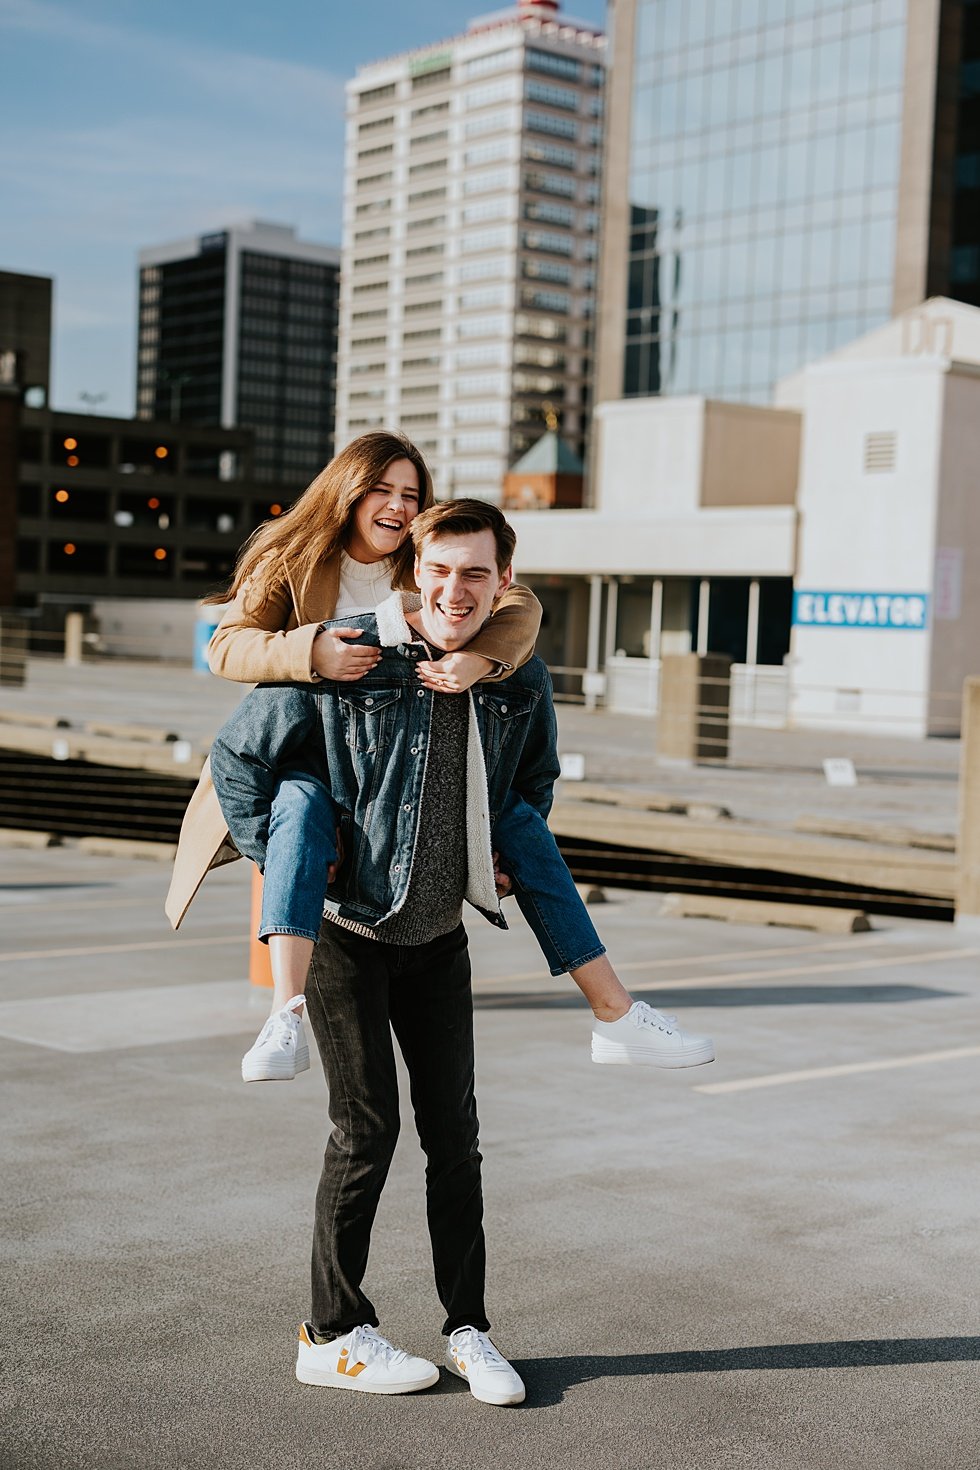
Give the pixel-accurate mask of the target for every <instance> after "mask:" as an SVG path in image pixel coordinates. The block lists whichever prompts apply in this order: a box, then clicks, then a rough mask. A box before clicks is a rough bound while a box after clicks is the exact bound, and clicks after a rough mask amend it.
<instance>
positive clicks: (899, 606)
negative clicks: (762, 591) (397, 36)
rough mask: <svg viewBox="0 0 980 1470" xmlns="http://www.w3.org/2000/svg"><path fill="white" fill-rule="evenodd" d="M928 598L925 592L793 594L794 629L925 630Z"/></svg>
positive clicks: (797, 592)
mask: <svg viewBox="0 0 980 1470" xmlns="http://www.w3.org/2000/svg"><path fill="white" fill-rule="evenodd" d="M928 617H929V597H928V594H927V593H925V592H804V591H799V590H798V591H794V593H793V625H794V627H797V628H896V629H903V630H905V631H908V630H909V629H912V630H917V631H919V632H922V631H924V629H925V628H926V627H927V626H928Z"/></svg>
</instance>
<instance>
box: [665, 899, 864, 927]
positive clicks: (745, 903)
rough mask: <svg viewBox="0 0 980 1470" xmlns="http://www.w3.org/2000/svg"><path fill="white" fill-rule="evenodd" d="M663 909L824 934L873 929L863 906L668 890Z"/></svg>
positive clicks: (689, 915) (676, 914)
mask: <svg viewBox="0 0 980 1470" xmlns="http://www.w3.org/2000/svg"><path fill="white" fill-rule="evenodd" d="M660 912H661V913H662V914H664V915H666V916H668V917H670V918H675V919H723V920H724V921H725V922H726V923H729V924H770V925H779V926H780V927H782V928H786V929H816V930H819V931H820V932H821V933H824V934H861V933H865V932H866V931H867V930H868V929H870V928H871V923H870V920H869V919H868V916H867V914H865V913H862V912H861V910H860V909H835V908H828V907H826V906H824V905H820V904H809V903H770V902H767V901H765V900H760V899H754V898H717V897H715V895H714V894H710V893H668V894H667V896H666V897H665V899H664V902H663V906H662V908H661V910H660Z"/></svg>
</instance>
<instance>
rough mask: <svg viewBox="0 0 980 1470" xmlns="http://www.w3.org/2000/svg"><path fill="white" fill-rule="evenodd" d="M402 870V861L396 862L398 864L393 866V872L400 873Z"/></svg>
mask: <svg viewBox="0 0 980 1470" xmlns="http://www.w3.org/2000/svg"><path fill="white" fill-rule="evenodd" d="M401 870H402V865H401V863H396V864H395V866H394V867H393V868H392V870H391V871H392V872H393V873H400V872H401Z"/></svg>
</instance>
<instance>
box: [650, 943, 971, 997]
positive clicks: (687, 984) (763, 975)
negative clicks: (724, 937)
mask: <svg viewBox="0 0 980 1470" xmlns="http://www.w3.org/2000/svg"><path fill="white" fill-rule="evenodd" d="M976 955H980V949H927V950H920V951H919V952H918V953H916V954H902V953H900V952H899V953H898V954H894V953H892V954H886V955H880V956H878V957H877V958H875V959H870V960H839V961H837V963H835V964H832V965H787V966H784V967H783V968H782V969H780V970H736V971H735V972H734V973H733V974H720V975H710V974H709V975H688V976H687V978H686V979H683V980H667V981H664V985H663V988H664V989H665V990H693V989H695V988H696V987H697V986H700V985H706V984H711V985H730V984H732V982H733V981H735V980H786V979H789V978H790V977H792V976H797V975H839V974H848V975H849V974H851V973H852V972H853V971H855V970H882V969H889V968H890V967H891V966H892V965H919V964H930V965H938V964H941V963H942V962H943V961H944V960H959V959H970V958H972V957H974V956H976Z"/></svg>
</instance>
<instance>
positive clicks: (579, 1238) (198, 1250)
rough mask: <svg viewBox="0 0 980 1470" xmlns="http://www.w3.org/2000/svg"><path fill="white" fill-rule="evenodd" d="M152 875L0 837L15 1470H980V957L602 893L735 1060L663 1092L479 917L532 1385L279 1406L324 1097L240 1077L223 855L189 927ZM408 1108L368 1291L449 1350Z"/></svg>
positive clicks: (426, 1349)
mask: <svg viewBox="0 0 980 1470" xmlns="http://www.w3.org/2000/svg"><path fill="white" fill-rule="evenodd" d="M166 879H167V873H166V869H165V868H164V867H163V866H162V865H160V864H157V863H153V862H142V863H140V862H133V861H125V860H122V859H119V858H98V857H93V856H87V855H82V854H80V853H78V852H77V851H74V850H73V849H71V848H57V849H51V850H50V851H41V852H29V851H15V850H0V938H2V946H0V1116H2V1118H3V1129H2V1160H3V1173H2V1178H3V1191H2V1204H0V1213H2V1217H3V1231H2V1242H3V1243H2V1252H3V1274H4V1279H5V1289H4V1311H3V1313H2V1319H0V1380H2V1389H0V1391H2V1401H0V1422H2V1431H0V1464H2V1466H3V1467H4V1470H8V1467H10V1470H14V1467H16V1470H28V1467H44V1470H53V1467H56V1466H57V1467H64V1470H90V1467H99V1470H104V1467H105V1470H108V1467H112V1470H116V1467H120V1470H122V1467H137V1466H141V1467H145V1466H150V1467H153V1470H172V1467H173V1470H176V1467H180V1470H185V1467H192V1470H196V1467H199V1466H200V1467H203V1466H211V1465H213V1464H219V1465H221V1466H223V1467H239V1466H241V1467H247V1470H266V1467H269V1470H273V1467H279V1466H284V1467H285V1466H292V1465H295V1464H297V1463H300V1464H310V1465H316V1464H318V1463H328V1464H337V1465H341V1466H343V1467H363V1470H416V1467H417V1470H430V1467H442V1466H459V1467H464V1466H465V1467H474V1470H482V1467H488V1470H489V1467H492V1470H530V1467H539V1466H540V1467H542V1470H564V1467H569V1470H579V1467H593V1466H594V1467H599V1466H603V1467H613V1470H652V1467H670V1470H695V1467H697V1470H743V1467H744V1470H769V1467H772V1470H816V1467H820V1470H823V1467H826V1470H841V1467H861V1470H866V1467H867V1470H877V1467H882V1470H884V1467H889V1470H891V1467H901V1470H927V1467H928V1470H932V1467H936V1470H939V1467H943V1470H975V1467H976V1465H977V1463H978V1460H980V1453H978V1451H980V1431H978V1429H977V1408H976V1406H977V1401H978V1398H977V1390H978V1379H980V1372H978V1363H980V1324H978V1305H977V1303H978V1295H980V1293H978V1286H980V1268H978V1265H977V1253H976V1221H977V1216H978V1213H980V1211H978V1206H980V1185H978V1181H977V1168H976V1161H977V1124H976V1102H975V1099H976V1094H977V1084H978V1080H980V1035H978V1027H977V1019H976V1016H977V1012H976V998H977V993H978V990H980V981H978V957H980V941H978V940H976V939H973V940H972V941H971V940H970V939H969V938H967V937H965V936H964V935H962V934H959V933H957V932H955V931H954V930H953V929H952V928H951V927H949V926H942V925H932V926H930V925H926V924H909V923H902V924H899V923H896V922H892V921H879V927H877V928H876V930H875V931H874V932H872V933H871V934H865V935H853V936H844V937H840V936H837V937H829V936H820V935H814V934H812V933H802V932H797V931H791V930H785V929H748V928H734V927H731V926H728V925H722V924H711V923H708V922H703V921H685V920H668V919H662V918H660V917H658V901H657V900H656V899H654V898H648V897H646V896H644V895H636V894H633V895H625V894H613V895H612V896H611V897H612V901H611V902H609V903H608V904H606V905H605V906H604V907H601V908H596V910H595V916H596V918H597V921H598V923H599V927H600V930H601V932H602V933H603V935H604V937H605V938H606V939H607V942H609V945H610V950H611V952H612V954H613V957H614V958H615V959H616V960H617V962H618V963H620V965H621V968H622V969H623V973H624V978H625V979H626V980H627V983H629V984H630V985H631V986H632V987H633V988H634V990H635V992H636V993H637V994H640V995H642V996H644V997H645V998H648V999H650V1000H651V1001H652V1002H653V1003H654V1004H656V1005H658V1006H660V1007H661V1008H662V1009H666V1010H671V1011H673V1010H676V1011H677V1012H679V1013H680V1015H681V1017H682V1020H683V1021H684V1022H685V1023H686V1024H687V1025H688V1026H689V1028H690V1029H695V1030H708V1031H710V1032H711V1033H712V1034H713V1035H714V1037H715V1038H716V1042H717V1047H718V1060H717V1062H716V1063H715V1064H714V1065H713V1066H710V1067H705V1068H698V1069H693V1070H691V1071H689V1072H678V1073H667V1072H662V1071H658V1070H653V1069H639V1068H636V1069H631V1068H612V1067H606V1068H600V1067H594V1066H593V1065H592V1064H591V1062H590V1061H589V1053H588V1040H589V1025H588V1013H587V1011H586V1010H585V1009H584V1007H583V1005H582V1004H581V1002H580V1001H579V999H578V997H577V992H575V991H574V989H573V987H572V986H571V984H570V982H568V981H565V980H561V979H559V980H552V979H551V978H550V977H548V976H547V975H546V974H545V973H544V967H543V965H542V963H541V960H540V957H539V956H538V955H537V954H536V951H535V946H534V942H533V940H532V938H531V937H530V935H529V934H528V932H527V930H526V929H525V928H524V927H523V925H522V924H521V922H520V920H519V917H516V916H515V919H514V925H513V930H512V932H511V933H510V934H500V933H497V932H496V931H494V930H493V929H492V928H491V927H490V926H489V925H487V924H485V923H483V921H482V920H479V919H477V920H476V921H475V922H474V923H472V924H470V925H469V928H470V933H471V943H472V950H473V959H474V975H475V994H476V1005H477V1014H476V1025H477V1066H478V1074H477V1083H478V1098H479V1102H480V1114H481V1122H482V1143H483V1151H484V1155H485V1161H486V1162H485V1192H486V1199H487V1233H488V1244H489V1254H490V1274H489V1306H490V1314H491V1317H492V1319H493V1322H494V1335H495V1339H496V1341H497V1342H498V1344H499V1345H500V1347H501V1348H502V1350H503V1351H505V1352H506V1353H507V1354H508V1355H509V1356H510V1357H511V1358H512V1360H513V1361H514V1362H515V1363H516V1365H517V1367H518V1369H519V1370H520V1372H521V1373H522V1374H523V1375H524V1377H525V1379H526V1382H527V1387H528V1396H527V1401H526V1403H525V1404H524V1405H523V1406H522V1407H520V1408H517V1409H499V1408H491V1407H489V1406H487V1405H483V1404H479V1403H476V1402H475V1401H473V1400H472V1399H471V1398H470V1396H469V1394H468V1391H467V1388H466V1385H465V1384H463V1383H461V1382H460V1381H459V1380H456V1379H452V1378H450V1376H449V1375H448V1374H446V1373H444V1374H443V1375H442V1378H441V1381H440V1383H439V1384H438V1385H437V1387H435V1388H434V1389H432V1390H430V1391H428V1392H426V1393H424V1394H419V1395H414V1396H410V1397H403V1398H380V1397H374V1396H370V1395H362V1394H355V1393H340V1392H336V1391H334V1390H331V1389H329V1388H314V1387H308V1386H304V1385H300V1384H298V1383H297V1382H296V1380H295V1377H294V1376H293V1362H294V1351H295V1348H294V1343H295V1332H296V1327H297V1324H298V1323H299V1321H300V1319H301V1318H302V1317H303V1316H305V1315H306V1313H307V1311H308V1298H307V1290H308V1252H309V1236H310V1225H311V1217H312V1204H313V1196H314V1191H315V1187H316V1181H317V1175H318V1171H319V1161H320V1156H321V1154H322V1149H323V1144H324V1141H325V1138H326V1132H327V1127H328V1124H327V1120H326V1111H325V1102H326V1095H325V1091H324V1086H323V1081H322V1075H321V1073H320V1070H319V1066H318V1064H317V1063H316V1062H314V1066H313V1070H312V1071H311V1072H310V1073H309V1074H307V1075H305V1076H304V1077H301V1078H300V1079H298V1080H297V1081H296V1082H295V1083H292V1084H289V1085H279V1084H270V1085H267V1086H252V1087H246V1086H244V1085H243V1084H242V1082H241V1081H240V1078H239V1071H238V1067H239V1058H240V1056H241V1053H242V1051H243V1050H244V1049H245V1047H246V1046H247V1045H248V1044H249V1043H250V1041H251V1039H252V1037H253V1036H254V1033H255V1031H256V1030H257V1028H258V1023H259V1020H260V1019H261V1016H262V998H261V997H259V996H256V995H255V994H254V993H252V991H251V989H250V987H249V986H248V984H247V982H246V980H245V978H244V977H245V973H246V968H245V967H246V954H245V933H246V922H247V920H246V914H247V898H248V894H247V874H246V873H245V870H244V864H236V865H234V866H232V867H231V868H229V869H225V870H223V871H222V872H220V873H218V874H215V875H213V876H212V878H211V879H209V881H208V884H207V885H206V886H205V889H204V891H203V893H202V895H201V897H200V898H199V900H198V902H197V903H196V904H195V908H194V910H193V911H192V916H191V918H190V919H189V920H188V922H187V926H186V929H185V931H182V933H181V935H180V936H171V935H170V934H169V932H168V931H167V930H166V928H165V926H164V921H163V919H162V915H161V903H162V898H163V892H164V888H165V885H166ZM705 1089H708V1090H705ZM721 1089H726V1090H721ZM404 1119H405V1122H404V1127H403V1134H402V1139H401V1141H400V1143H399V1147H398V1151H397V1154H396V1158H395V1163H394V1166H393V1169H392V1173H391V1177H390V1180H389V1184H388V1187H387V1189H386V1192H385V1197H384V1200H383V1203H382V1209H381V1214H380V1216H379V1220H378V1224H377V1229H376V1233H375V1237H374V1242H373V1249H372V1255H371V1261H370V1265H369V1275H368V1281H367V1286H368V1289H369V1291H370V1293H371V1294H372V1296H373V1298H374V1300H375V1302H376V1304H377V1305H378V1308H379V1311H380V1314H381V1319H382V1330H384V1331H385V1332H386V1333H387V1334H388V1335H389V1336H390V1337H392V1338H393V1339H394V1340H395V1341H396V1342H398V1343H399V1344H401V1345H402V1346H404V1347H406V1348H408V1349H409V1350H411V1351H413V1352H421V1353H424V1354H426V1355H428V1356H430V1357H432V1358H434V1359H435V1360H436V1361H438V1360H439V1358H440V1356H441V1353H442V1346H443V1345H442V1340H441V1338H440V1335H439V1326H440V1321H441V1316H440V1309H439V1304H438V1301H437V1299H436V1295H435V1291H434V1287H433V1283H432V1277H431V1266H430V1262H429V1255H428V1247H427V1240H426V1233H425V1225H424V1212H423V1192H422V1158H421V1154H420V1152H419V1149H418V1145H417V1142H416V1140H415V1137H414V1132H413V1129H412V1125H411V1113H410V1110H409V1109H408V1107H407V1106H406V1108H405V1109H404Z"/></svg>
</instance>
